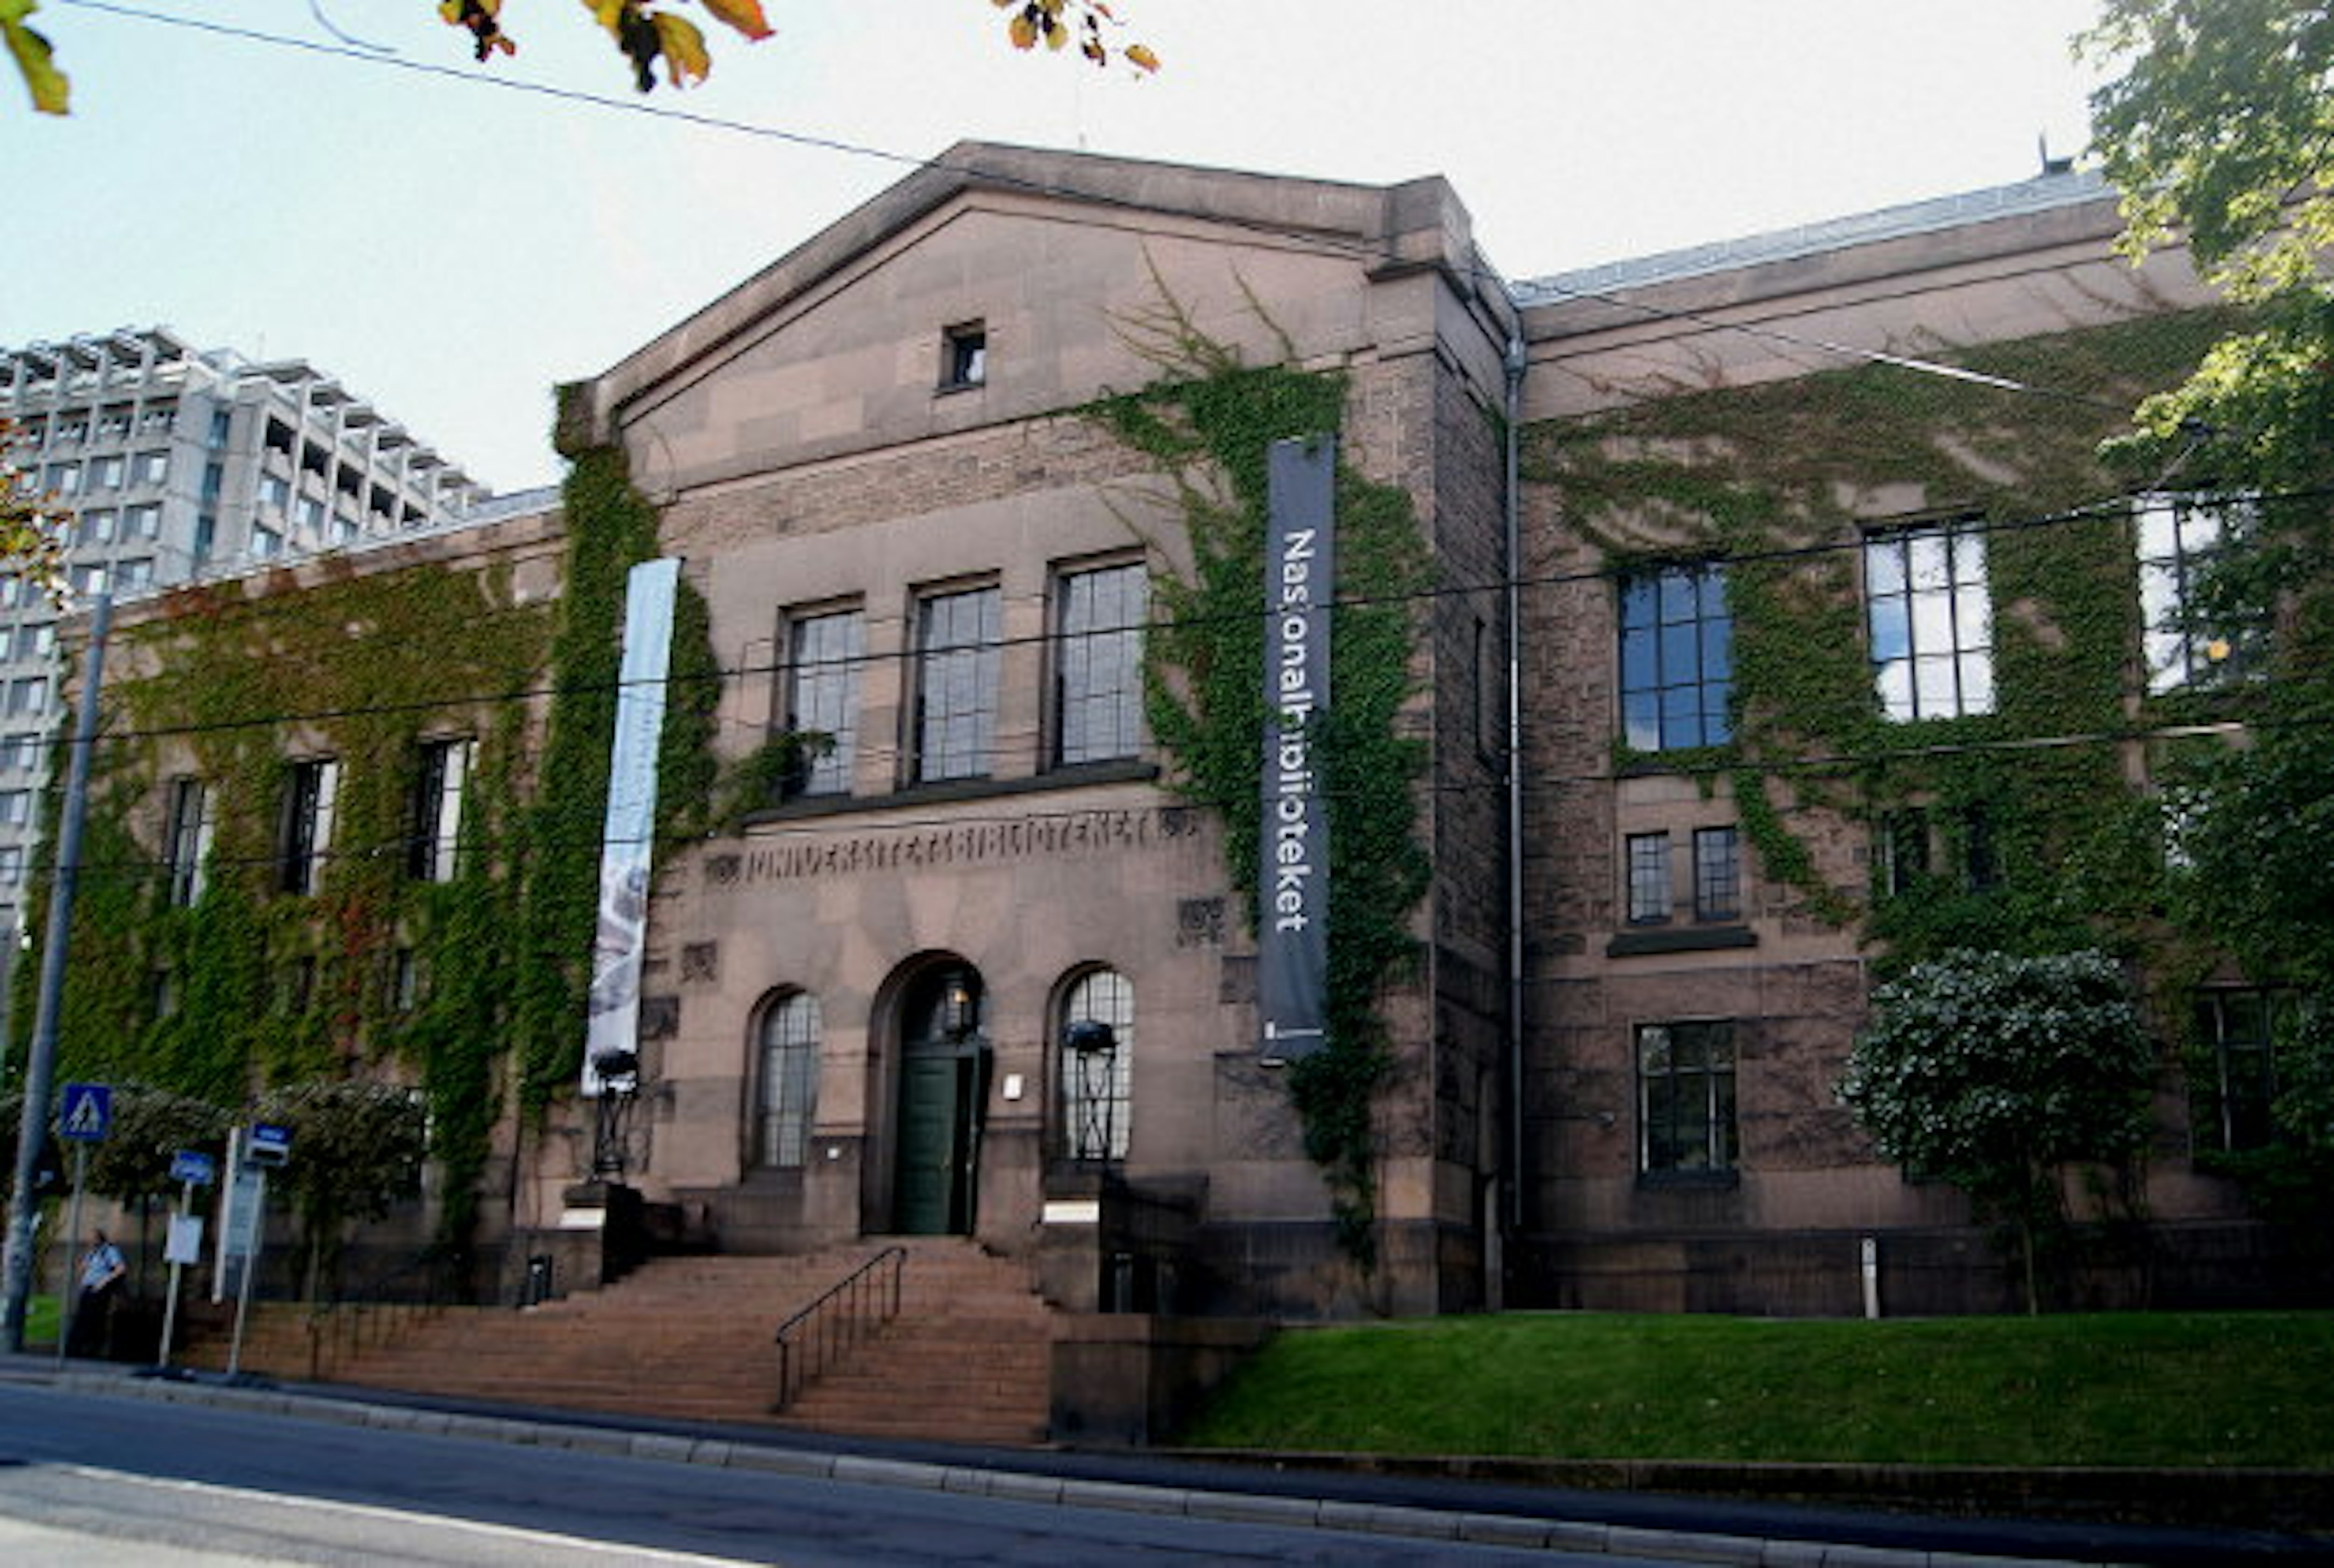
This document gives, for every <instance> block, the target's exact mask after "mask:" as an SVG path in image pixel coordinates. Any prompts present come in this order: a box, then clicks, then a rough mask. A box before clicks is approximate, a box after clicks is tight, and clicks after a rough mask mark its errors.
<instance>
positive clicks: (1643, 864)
mask: <svg viewBox="0 0 2334 1568" xmlns="http://www.w3.org/2000/svg"><path fill="white" fill-rule="evenodd" d="M1627 847H1628V851H1629V924H1631V925H1633V926H1656V925H1659V924H1661V923H1662V922H1663V921H1664V920H1666V919H1669V918H1670V836H1669V834H1667V833H1631V834H1630V835H1629V839H1628V846H1627Z"/></svg>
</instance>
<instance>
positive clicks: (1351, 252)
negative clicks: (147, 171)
mask: <svg viewBox="0 0 2334 1568" xmlns="http://www.w3.org/2000/svg"><path fill="white" fill-rule="evenodd" d="M59 3H60V4H62V5H71V6H75V7H78V8H80V9H82V10H87V11H98V12H103V13H105V14H110V15H115V16H121V17H124V18H128V19H130V20H134V21H139V22H147V23H152V24H158V25H161V26H168V27H180V28H186V29H188V30H190V31H194V32H198V33H207V34H214V35H217V36H219V37H226V38H234V39H238V40H241V41H243V42H245V43H258V44H262V45H265V46H267V47H271V48H278V49H290V50H296V51H299V52H300V53H305V54H310V55H314V56H319V57H322V58H327V59H333V60H339V61H346V62H351V63H356V64H359V65H367V66H373V67H378V68H382V69H388V70H395V71H404V72H412V73H413V74H415V75H420V76H428V77H433V78H438V79H440V80H445V81H452V82H461V83H464V84H465V85H468V86H471V87H479V88H488V89H494V90H497V91H506V92H516V93H522V94H525V95H527V96H530V97H537V98H543V99H547V100H551V101H557V102H563V103H570V104H575V105H579V106H582V107H585V108H591V109H602V110H609V111H614V112H618V113H623V114H632V115H641V116H645V117H646V118H649V119H651V120H670V121H671V122H673V123H676V124H680V125H687V126H694V127H697V128H699V129H700V130H719V131H723V132H727V133H729V134H732V135H738V136H747V137H753V138H757V139H762V140H767V141H776V142H780V143H783V144H785V145H787V146H790V147H799V148H805V149H812V150H815V151H822V152H834V153H840V154H843V155H844V156H846V157H851V158H863V159H873V160H875V161H877V162H882V163H888V164H891V165H892V166H894V167H896V168H904V169H908V170H911V171H915V170H925V169H932V170H947V169H950V168H952V166H951V165H950V163H949V162H948V161H947V159H940V158H928V157H921V156H919V155H916V154H913V153H904V152H898V151H894V150H892V149H888V148H881V147H875V146H872V145H870V144H868V143H866V142H861V141H852V140H847V139H844V138H841V137H834V136H821V135H817V134H815V133H813V132H808V131H800V130H785V129H783V128H780V127H777V126H771V125H763V124H759V123H757V122H755V121H752V120H735V119H731V118H729V117H728V116H724V115H717V114H701V113H699V112H697V111H693V110H687V109H675V108H672V107H670V106H669V105H666V104H663V103H657V102H651V101H649V100H648V99H646V98H645V97H641V98H612V97H609V96H607V95H605V94H602V93H596V92H584V91H578V90H576V89H574V88H567V87H558V86H555V85H552V84H550V83H547V82H527V81H522V80H519V79H517V78H514V77H508V76H498V75H489V74H487V73H485V72H477V71H471V70H464V69H461V68H458V67H456V66H451V65H443V64H438V63H432V62H429V61H419V60H409V59H407V58H405V57H404V56H402V55H398V54H387V53H379V52H378V51H377V50H376V49H374V48H373V47H372V46H369V45H364V44H361V43H356V42H355V41H354V40H350V41H348V42H345V43H341V42H335V43H325V42H322V41H320V40H317V39H313V38H300V37H294V36H292V35H290V34H281V33H271V32H267V31H265V30H264V29H261V28H256V27H244V26H238V25H236V24H231V23H224V22H217V21H213V20H210V19H207V18H203V17H194V16H179V15H174V14H169V13H165V12H157V11H149V10H146V9H144V8H142V7H140V6H135V5H121V4H120V3H119V0H59ZM320 20H321V18H320ZM327 25H328V30H329V24H327ZM964 172H968V173H971V174H973V175H975V176H976V177H977V178H979V179H981V180H983V181H985V182H987V183H990V184H994V185H999V186H1005V187H1008V188H1016V189H1019V190H1023V191H1027V193H1029V194H1031V195H1034V196H1045V197H1057V198H1061V199H1066V200H1074V201H1079V202H1083V203H1086V204H1088V205H1092V206H1101V207H1116V208H1120V209H1122V210H1126V211H1132V212H1148V213H1158V214H1162V215H1163V216H1179V217H1191V218H1198V219H1202V220H1204V221H1206V222H1208V223H1210V224H1213V225H1217V226H1223V227H1228V228H1232V229H1236V230H1239V231H1240V232H1243V233H1248V234H1252V235H1256V236H1261V237H1265V238H1270V239H1274V240H1277V241H1279V242H1281V243H1284V244H1288V245H1295V246H1297V247H1300V248H1304V249H1308V250H1312V251H1316V252H1321V253H1328V254H1336V255H1346V256H1350V257H1353V258H1355V259H1356V260H1361V261H1375V260H1377V259H1379V253H1378V251H1377V249H1376V248H1375V247H1374V246H1371V245H1365V244H1364V243H1361V242H1359V241H1355V240H1350V239H1345V238H1343V237H1341V236H1336V235H1332V234H1325V233H1323V232H1321V231H1319V230H1317V229H1308V228H1304V227H1301V226H1295V225H1289V224H1278V223H1270V222H1265V221H1262V220H1258V219H1251V218H1241V217H1239V216H1227V215H1225V214H1222V213H1216V212H1201V211H1196V210H1191V209H1185V208H1179V207H1173V206H1172V205H1170V204H1163V203H1161V202H1157V201H1153V200H1148V199H1136V198H1133V197H1114V196H1112V195H1110V194H1108V193H1106V192H1097V191H1094V190H1090V189H1085V188H1078V187H1075V186H1068V185H1060V184H1055V183H1049V182H1047V181H1044V180H1038V179H1032V178H1024V177H1019V176H1015V175H1011V174H1008V173H1005V172H1002V171H999V170H997V169H993V168H980V169H978V170H966V171H964ZM1460 270H1461V274H1462V275H1464V276H1465V277H1467V279H1468V280H1469V281H1470V282H1471V283H1474V284H1490V285H1492V286H1494V287H1496V288H1498V289H1499V290H1500V292H1501V293H1503V294H1507V293H1509V284H1508V282H1507V280H1506V278H1505V277H1503V276H1502V275H1500V274H1499V273H1497V272H1495V271H1494V270H1492V269H1491V268H1490V267H1488V266H1483V265H1478V264H1477V263H1475V262H1474V261H1472V260H1470V261H1467V262H1464V263H1461V268H1460ZM1532 284H1533V287H1534V288H1535V289H1538V290H1543V291H1545V292H1548V293H1557V294H1561V295H1563V296H1565V297H1567V298H1569V299H1576V300H1595V301H1599V302H1601V303H1607V304H1611V305H1614V306H1616V307H1618V308H1620V309H1623V310H1627V311H1632V312H1635V313H1638V314H1640V315H1643V316H1644V317H1647V318H1649V319H1653V320H1658V321H1672V322H1691V323H1693V324H1694V325H1697V326H1701V327H1705V328H1708V329H1710V330H1712V331H1714V332H1741V333H1743V334H1746V335H1748V336H1751V337H1754V338H1760V339H1764V340H1767V341H1773V342H1780V343H1788V344H1790V345H1792V346H1794V347H1797V348H1800V349H1805V350H1808V351H1814V352H1818V353H1822V354H1826V355H1829V356H1833V357H1836V358H1841V359H1847V360H1855V361H1863V362H1866V363H1871V364H1880V365H1888V366H1892V367H1894V368H1895V369H1897V370H1906V371H1909V372H1912V373H1914V374H1916V375H1924V376H1934V377H1939V378H1943V379H1947V380H1958V381H1963V382H1968V383H1971V384H1973V385H1978V386H1984V387H1991V388H1992V389H1994V390H1998V391H2003V392H2009V393H2013V394H2016V395H2020V396H2026V397H2035V398H2043V399H2054V400H2058V401H2062V402H2072V403H2079V404H2085V405H2088V406H2091V407H2094V408H2103V409H2113V410H2115V411H2116V412H2117V413H2128V412H2129V411H2130V410H2129V409H2127V408H2126V407H2125V406H2124V405H2122V404H2118V403H2113V402H2110V401H2108V400H2107V399H2099V398H2096V397H2092V396H2090V395H2089V394H2088V393H2082V392H2076V391H2071V390H2066V389H2064V388H2054V387H2046V386H2041V385H2039V384H2036V383H2034V382H2030V381H2023V380H2017V379H2015V378H2013V377H2010V376H2002V375H1994V374H1989V373H1986V372H1983V371H1979V370H1970V369H1968V368H1967V367H1965V366H1959V365H1954V364H1952V363H1950V362H1948V361H1941V360H1934V359H1928V358H1924V357H1922V356H1919V355H1914V354H1905V353H1899V352H1895V351H1889V350H1884V349H1872V348H1864V347H1860V346H1858V345H1856V344H1852V343H1843V342H1838V341H1833V340H1830V339H1827V338H1821V337H1815V336H1810V335H1806V334H1802V333H1798V332H1790V331H1789V330H1788V329H1786V328H1782V327H1777V326H1771V325H1765V324H1761V323H1757V322H1740V321H1731V320H1728V319H1726V318H1724V317H1722V316H1718V315H1714V314H1711V313H1705V312H1700V311H1694V310H1689V309H1684V308H1682V307H1678V306H1671V305H1657V304H1654V303H1650V302H1647V301H1644V300H1639V299H1635V298H1632V297H1630V296H1628V295H1626V294H1624V293H1616V292H1611V291H1606V290H1599V289H1588V288H1580V287H1572V286H1567V285H1564V284H1558V283H1556V282H1554V281H1552V280H1550V279H1547V278H1536V279H1534V280H1532ZM1510 297H1512V296H1511V295H1510ZM1518 308H1519V309H1520V308H1521V306H1520V304H1519V307H1518Z"/></svg>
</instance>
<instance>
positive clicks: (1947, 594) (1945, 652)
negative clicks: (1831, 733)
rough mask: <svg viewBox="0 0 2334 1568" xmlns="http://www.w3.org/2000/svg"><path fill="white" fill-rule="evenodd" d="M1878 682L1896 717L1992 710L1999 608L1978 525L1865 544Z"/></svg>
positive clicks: (1916, 531) (1885, 705)
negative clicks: (1991, 590)
mask: <svg viewBox="0 0 2334 1568" xmlns="http://www.w3.org/2000/svg"><path fill="white" fill-rule="evenodd" d="M1864 587H1865V599H1866V611H1867V613H1868V617H1869V622H1870V631H1871V639H1872V669H1873V678H1874V682H1875V684H1876V687H1877V688H1878V690H1879V694H1880V708H1881V712H1882V713H1883V714H1885V715H1886V717H1889V718H1891V719H1895V720H1899V721H1908V720H1912V719H1922V718H1954V717H1961V716H1963V715H1965V714H1981V713H1992V711H1993V606H1992V601H1991V600H1990V599H1989V597H1988V595H1987V590H1986V576H1985V533H1984V531H1983V530H1982V528H1980V527H1979V526H1978V525H1977V524H1973V523H1956V524H1944V525H1940V526H1932V527H1924V528H1906V529H1900V530H1896V531H1895V532H1892V533H1887V534H1873V535H1872V536H1870V537H1869V538H1867V539H1866V540H1865V542H1864Z"/></svg>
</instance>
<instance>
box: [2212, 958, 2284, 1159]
mask: <svg viewBox="0 0 2334 1568" xmlns="http://www.w3.org/2000/svg"><path fill="white" fill-rule="evenodd" d="M2285 1005H2286V1000H2285V998H2284V997H2283V996H2280V995H2279V994H2278V993H2276V992H2274V991H2260V990H2251V989H2245V990H2234V989H2232V990H2215V991H2205V992H2203V993H2200V994H2199V995H2198V996H2197V998H2196V1044H2197V1045H2198V1047H2199V1048H2200V1049H2199V1051H2198V1056H2197V1065H2198V1068H2199V1073H2198V1075H2197V1077H2196V1079H2195V1080H2193V1081H2192V1082H2191V1085H2190V1093H2189V1101H2190V1109H2191V1114H2190V1123H2191V1129H2192V1136H2193V1137H2194V1140H2195V1141H2196V1144H2197V1146H2198V1147H2200V1148H2204V1149H2213V1150H2241V1149H2259V1148H2261V1147H2262V1146H2263V1145H2264V1144H2267V1143H2268V1142H2270V1141H2271V1138H2272V1137H2273V1135H2274V1132H2275V1125H2274V1123H2273V1122H2272V1121H2271V1116H2270V1107H2271V1103H2272V1102H2273V1101H2275V1100H2276V1098H2277V1072H2276V1056H2275V1052H2274V1046H2275V1042H2276V1038H2277V1026H2278V1024H2279V1021H2280V1014H2281V1011H2282V1009H2283V1008H2284V1006H2285Z"/></svg>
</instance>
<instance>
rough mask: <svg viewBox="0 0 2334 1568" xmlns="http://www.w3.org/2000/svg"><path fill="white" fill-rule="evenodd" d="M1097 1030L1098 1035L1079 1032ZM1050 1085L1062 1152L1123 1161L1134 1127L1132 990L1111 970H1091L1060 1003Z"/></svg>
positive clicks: (1128, 983)
mask: <svg viewBox="0 0 2334 1568" xmlns="http://www.w3.org/2000/svg"><path fill="white" fill-rule="evenodd" d="M1087 1024H1104V1025H1105V1026H1107V1029H1108V1034H1104V1033H1103V1032H1102V1031H1101V1030H1095V1029H1091V1028H1085V1027H1081V1025H1087ZM1054 1037H1055V1042H1056V1053H1057V1054H1056V1063H1055V1073H1054V1082H1055V1083H1056V1085H1057V1086H1058V1087H1057V1090H1056V1103H1057V1104H1058V1105H1059V1106H1060V1108H1061V1122H1060V1127H1061V1135H1060V1136H1061V1146H1060V1147H1061V1150H1062V1153H1063V1154H1064V1155H1065V1156H1066V1158H1068V1159H1125V1158H1126V1147H1127V1133H1128V1130H1129V1129H1130V1127H1131V1125H1132V1123H1133V1100H1132V1096H1131V1095H1130V1093H1129V1087H1130V1085H1131V1084H1132V1083H1133V1067H1134V985H1133V982H1132V981H1130V980H1129V979H1128V978H1127V977H1126V976H1124V975H1122V974H1120V973H1119V972H1118V971H1117V970H1115V969H1090V970H1088V971H1087V972H1086V973H1085V974H1084V975H1081V976H1078V978H1077V980H1076V982H1075V984H1073V985H1072V986H1070V989H1069V993H1068V995H1067V996H1064V997H1063V999H1062V1016H1061V1025H1060V1027H1059V1028H1057V1029H1056V1031H1055V1036H1054Z"/></svg>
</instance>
